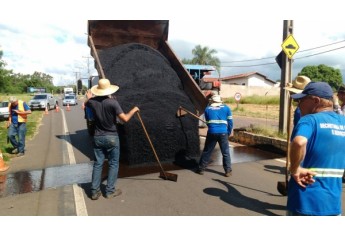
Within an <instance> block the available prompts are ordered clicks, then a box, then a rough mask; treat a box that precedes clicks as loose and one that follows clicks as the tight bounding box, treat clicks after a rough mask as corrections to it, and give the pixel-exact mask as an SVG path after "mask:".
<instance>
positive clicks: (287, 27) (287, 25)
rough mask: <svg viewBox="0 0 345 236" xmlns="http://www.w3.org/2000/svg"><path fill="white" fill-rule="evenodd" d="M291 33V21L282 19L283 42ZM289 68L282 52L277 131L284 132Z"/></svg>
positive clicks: (287, 60) (290, 67)
mask: <svg viewBox="0 0 345 236" xmlns="http://www.w3.org/2000/svg"><path fill="white" fill-rule="evenodd" d="M290 34H293V21H292V20H284V29H283V42H284V40H285V39H286V38H287V37H288V36H289V35H290ZM291 69H292V59H289V58H288V57H287V56H286V54H285V53H282V68H281V82H280V106H279V133H282V134H283V133H285V132H286V129H287V122H288V117H287V115H286V114H288V111H287V109H288V107H289V106H288V103H289V98H288V92H287V91H286V90H285V89H284V87H285V86H286V84H287V83H291Z"/></svg>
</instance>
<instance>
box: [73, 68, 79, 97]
mask: <svg viewBox="0 0 345 236" xmlns="http://www.w3.org/2000/svg"><path fill="white" fill-rule="evenodd" d="M74 73H75V83H76V85H75V94H78V74H80V72H79V71H74Z"/></svg>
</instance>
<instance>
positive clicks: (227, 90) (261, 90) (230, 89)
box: [220, 82, 280, 98]
mask: <svg viewBox="0 0 345 236" xmlns="http://www.w3.org/2000/svg"><path fill="white" fill-rule="evenodd" d="M236 93H240V94H241V95H242V97H244V96H252V95H258V96H279V95H280V87H273V86H271V87H261V86H249V87H247V86H244V85H233V84H225V83H223V82H222V85H221V88H220V96H221V97H222V98H229V97H234V96H235V94H236Z"/></svg>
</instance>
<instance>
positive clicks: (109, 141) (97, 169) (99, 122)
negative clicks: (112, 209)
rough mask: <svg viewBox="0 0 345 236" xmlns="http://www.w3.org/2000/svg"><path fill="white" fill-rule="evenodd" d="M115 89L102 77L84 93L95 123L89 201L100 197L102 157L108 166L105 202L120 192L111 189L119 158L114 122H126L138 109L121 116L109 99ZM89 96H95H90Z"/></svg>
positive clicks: (114, 101)
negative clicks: (117, 120)
mask: <svg viewBox="0 0 345 236" xmlns="http://www.w3.org/2000/svg"><path fill="white" fill-rule="evenodd" d="M118 89H119V87H118V86H116V85H111V84H110V81H109V80H108V79H106V78H102V79H100V80H99V81H98V85H95V86H93V87H92V88H91V91H88V92H87V94H86V95H87V98H88V101H86V103H85V106H87V107H89V108H90V109H91V110H92V113H93V115H94V120H95V134H94V137H93V138H94V142H93V150H94V153H95V161H94V164H93V171H92V184H91V194H92V196H91V199H92V200H97V199H98V198H99V197H100V196H101V190H100V185H101V178H102V169H103V163H104V159H105V157H107V158H108V163H109V170H108V179H107V186H106V190H105V197H106V198H108V199H109V198H113V197H116V196H118V195H120V194H121V190H120V189H116V190H115V185H116V181H117V176H118V170H119V159H120V140H119V136H118V133H117V129H116V124H115V121H116V118H117V117H118V118H119V119H120V120H122V121H123V122H127V121H129V120H130V119H131V118H132V117H133V115H134V114H135V113H136V112H137V111H139V108H138V107H133V108H132V110H130V111H129V112H128V113H124V112H123V110H122V108H121V106H120V104H119V103H118V101H117V100H116V98H114V97H112V96H111V95H112V94H113V93H115V92H116V91H117V90H118ZM92 94H94V95H95V97H92Z"/></svg>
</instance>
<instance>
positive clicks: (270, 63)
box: [221, 40, 345, 67]
mask: <svg viewBox="0 0 345 236" xmlns="http://www.w3.org/2000/svg"><path fill="white" fill-rule="evenodd" d="M344 41H345V40H344ZM344 41H342V42H344ZM333 44H335V43H333ZM329 45H331V44H329ZM321 47H325V46H320V47H316V48H313V49H317V48H321ZM342 48H345V46H342V47H339V48H334V49H330V50H327V51H323V52H319V53H314V54H311V55H307V56H302V57H298V58H294V60H300V59H303V58H307V57H312V56H316V55H320V54H324V53H328V52H332V51H336V50H340V49H342ZM313 49H306V50H303V51H301V52H305V51H310V50H313ZM296 54H297V53H296ZM271 58H275V57H271ZM256 60H260V59H256ZM239 62H240V61H239ZM242 62H245V61H242ZM273 64H276V62H269V63H263V64H255V65H242V66H241V65H239V66H233V65H228V66H221V67H255V66H265V65H273Z"/></svg>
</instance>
